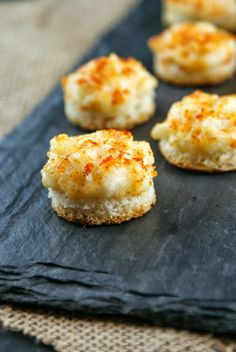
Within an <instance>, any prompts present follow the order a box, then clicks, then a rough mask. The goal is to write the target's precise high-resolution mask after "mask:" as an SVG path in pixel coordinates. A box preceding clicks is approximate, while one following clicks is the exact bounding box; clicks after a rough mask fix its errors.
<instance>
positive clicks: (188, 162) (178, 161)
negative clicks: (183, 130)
mask: <svg viewBox="0 0 236 352" xmlns="http://www.w3.org/2000/svg"><path fill="white" fill-rule="evenodd" d="M165 143H166V142H165ZM165 143H163V141H160V142H159V149H160V151H161V153H162V155H163V156H164V158H165V159H166V160H167V161H168V162H169V163H170V164H172V165H174V166H177V167H179V168H181V169H185V170H192V171H193V170H195V171H201V172H208V173H218V172H228V171H235V170H236V164H235V165H234V164H233V163H231V162H230V158H229V161H228V162H225V163H220V162H219V161H218V162H217V159H216V160H210V159H205V160H204V159H203V158H202V159H200V158H199V159H198V160H194V159H193V158H192V155H191V154H187V153H185V154H181V153H180V152H179V151H177V150H176V149H175V148H173V147H172V149H171V148H166V144H165ZM167 149H168V150H167Z"/></svg>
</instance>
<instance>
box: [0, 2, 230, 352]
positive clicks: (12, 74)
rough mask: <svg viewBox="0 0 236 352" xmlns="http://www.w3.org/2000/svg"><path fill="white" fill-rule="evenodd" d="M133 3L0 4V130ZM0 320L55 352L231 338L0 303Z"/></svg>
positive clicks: (135, 349) (204, 343)
mask: <svg viewBox="0 0 236 352" xmlns="http://www.w3.org/2000/svg"><path fill="white" fill-rule="evenodd" d="M137 1H138V0H96V1H95V0H37V1H36V0H35V1H26V0H25V1H20V0H18V1H1V2H0V33H1V34H0V57H1V65H0V77H1V79H0V94H1V99H0V135H1V136H3V135H4V134H5V133H6V132H8V131H10V129H11V128H12V127H13V126H15V125H16V124H17V123H18V122H19V121H20V120H21V119H22V118H23V117H24V116H25V115H26V114H27V113H28V112H29V111H30V110H31V109H32V108H33V107H34V106H35V104H37V103H38V102H39V101H40V100H41V99H42V98H43V97H44V96H45V95H46V94H47V93H48V91H49V90H50V88H51V87H52V86H53V85H54V84H55V82H56V81H57V80H58V79H59V78H60V77H61V75H62V74H63V73H64V72H65V71H66V70H67V69H68V68H69V67H70V66H71V65H72V64H73V63H74V62H75V61H76V60H77V59H78V58H79V56H81V55H82V54H83V53H85V51H86V50H87V49H88V47H90V46H91V44H92V43H93V41H94V40H95V38H96V37H97V36H98V35H99V34H100V33H101V32H102V31H103V30H105V29H106V28H108V26H109V25H111V24H114V23H115V21H117V20H118V19H119V18H120V17H121V16H122V15H123V14H124V13H125V12H127V10H128V9H129V8H130V7H131V6H132V5H133V4H134V3H135V2H137ZM146 1H148V0H146ZM157 1H158V0H157ZM0 322H1V323H2V324H3V326H4V327H6V328H9V329H12V330H16V331H20V332H22V333H24V334H26V335H30V336H33V337H35V338H36V339H37V340H38V341H41V342H44V343H45V344H49V345H52V346H53V347H54V348H55V350H56V351H61V352H77V351H78V352H95V351H96V352H110V351H114V352H118V351H119V352H123V351H124V352H129V351H130V352H131V351H132V352H143V351H144V352H154V351H155V352H169V351H170V352H172V351H174V352H185V351H186V352H187V351H188V352H198V351H199V352H200V351H201V352H208V351H209V352H213V351H219V352H233V351H236V344H235V343H234V342H233V341H231V340H229V339H227V340H225V339H224V340H222V339H219V338H216V337H212V336H211V335H209V334H197V333H190V332H186V331H177V330H174V329H162V328H158V327H154V326H149V325H145V324H141V323H139V324H138V323H125V322H122V321H121V320H119V321H114V320H113V321H111V320H104V319H100V320H98V319H92V318H81V317H78V316H75V315H69V314H59V313H57V314H56V313H53V312H49V311H48V312H46V311H40V310H36V309H25V308H24V309H23V308H13V307H10V306H4V307H0Z"/></svg>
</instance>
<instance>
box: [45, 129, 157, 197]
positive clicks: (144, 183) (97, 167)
mask: <svg viewBox="0 0 236 352" xmlns="http://www.w3.org/2000/svg"><path fill="white" fill-rule="evenodd" d="M50 145H51V147H50V150H49V152H48V157H49V160H48V162H47V164H46V165H45V166H44V168H43V170H42V181H43V184H44V186H45V187H47V188H50V189H52V190H54V191H57V192H61V193H62V194H64V195H66V196H67V197H68V198H69V199H71V200H75V201H76V200H79V199H81V198H118V199H120V198H122V197H126V196H133V195H138V194H140V193H141V192H143V191H146V190H147V189H148V188H149V187H150V185H152V184H153V177H155V176H156V175H157V173H156V171H155V169H154V166H153V163H154V158H153V154H152V150H151V148H150V146H149V143H147V142H138V141H134V140H133V137H132V134H131V133H130V132H128V131H117V130H101V131H97V132H95V133H91V134H86V135H82V136H76V137H68V136H67V135H66V134H61V135H58V136H56V137H54V138H53V139H52V140H51V143H50Z"/></svg>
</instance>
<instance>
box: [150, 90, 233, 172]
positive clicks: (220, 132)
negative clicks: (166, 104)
mask: <svg viewBox="0 0 236 352" xmlns="http://www.w3.org/2000/svg"><path fill="white" fill-rule="evenodd" d="M151 135H152V137H153V138H154V139H156V140H159V141H160V142H159V147H160V151H161V153H162V154H163V156H164V157H165V158H166V159H167V161H169V162H170V163H171V164H174V165H176V166H178V167H181V168H184V169H190V170H198V171H205V172H225V171H233V170H236V94H232V95H226V96H222V97H219V96H218V95H216V94H207V93H204V92H202V91H196V92H194V93H192V94H190V95H188V96H186V97H184V98H183V100H182V101H180V102H177V103H175V104H173V105H172V107H171V109H170V111H169V112H168V115H167V118H166V120H164V121H163V122H162V123H157V124H156V125H155V126H154V128H153V129H152V132H151Z"/></svg>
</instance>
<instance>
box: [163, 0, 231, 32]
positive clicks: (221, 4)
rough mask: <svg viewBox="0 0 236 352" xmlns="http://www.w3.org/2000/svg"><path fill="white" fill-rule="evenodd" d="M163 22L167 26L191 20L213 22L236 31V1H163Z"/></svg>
mask: <svg viewBox="0 0 236 352" xmlns="http://www.w3.org/2000/svg"><path fill="white" fill-rule="evenodd" d="M162 17H163V21H164V23H165V24H167V25H171V24H173V23H176V22H183V21H189V20H203V21H209V22H213V23H215V24H216V25H218V26H220V27H222V28H225V29H227V30H232V31H234V30H236V2H235V0H163V13H162Z"/></svg>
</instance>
